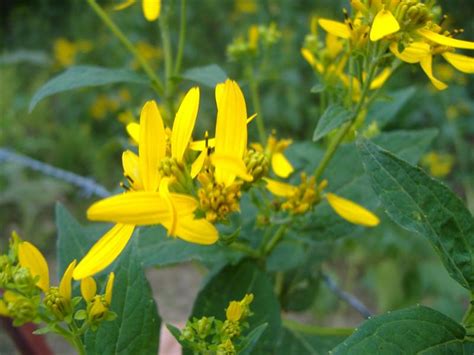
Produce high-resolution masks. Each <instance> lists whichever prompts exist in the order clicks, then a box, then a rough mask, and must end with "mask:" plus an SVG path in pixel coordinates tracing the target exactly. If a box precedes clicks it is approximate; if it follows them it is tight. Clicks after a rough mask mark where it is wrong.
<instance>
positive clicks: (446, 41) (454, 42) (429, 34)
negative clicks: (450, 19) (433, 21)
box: [418, 28, 474, 49]
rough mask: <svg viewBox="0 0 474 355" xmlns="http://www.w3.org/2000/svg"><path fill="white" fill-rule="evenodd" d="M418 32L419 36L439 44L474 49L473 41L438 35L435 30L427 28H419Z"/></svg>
mask: <svg viewBox="0 0 474 355" xmlns="http://www.w3.org/2000/svg"><path fill="white" fill-rule="evenodd" d="M418 33H419V34H420V35H421V36H423V37H424V38H426V39H428V40H430V41H432V42H435V43H438V44H441V45H443V46H447V47H454V48H463V49H474V42H470V41H463V40H460V39H455V38H452V37H448V36H443V35H440V34H439V33H436V32H433V31H430V30H427V29H424V28H422V29H419V30H418Z"/></svg>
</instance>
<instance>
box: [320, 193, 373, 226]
mask: <svg viewBox="0 0 474 355" xmlns="http://www.w3.org/2000/svg"><path fill="white" fill-rule="evenodd" d="M326 198H327V200H328V202H329V205H330V206H331V207H332V208H333V210H334V211H335V212H336V213H337V214H338V215H339V216H341V217H342V218H344V219H345V220H346V221H348V222H351V223H354V224H360V225H362V226H367V227H374V226H376V225H378V224H379V222H380V220H379V219H378V217H377V216H376V215H374V214H373V213H372V212H370V211H369V210H367V209H366V208H364V207H362V206H360V205H358V204H357V203H355V202H352V201H350V200H347V199H345V198H342V197H340V196H337V195H335V194H332V193H327V194H326Z"/></svg>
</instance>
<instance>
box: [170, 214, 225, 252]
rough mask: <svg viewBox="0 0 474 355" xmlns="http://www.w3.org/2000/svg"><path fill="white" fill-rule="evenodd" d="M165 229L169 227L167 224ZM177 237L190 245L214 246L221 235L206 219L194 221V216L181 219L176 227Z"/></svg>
mask: <svg viewBox="0 0 474 355" xmlns="http://www.w3.org/2000/svg"><path fill="white" fill-rule="evenodd" d="M165 227H166V228H168V226H167V225H166V224H165ZM176 236H177V237H178V238H180V239H183V240H185V241H187V242H190V243H195V244H204V245H209V244H214V243H215V242H216V241H217V239H218V238H219V233H218V231H217V229H216V227H214V225H212V224H211V223H209V222H208V221H207V220H206V219H204V218H201V219H194V218H193V216H186V217H183V218H179V223H178V225H177V227H176Z"/></svg>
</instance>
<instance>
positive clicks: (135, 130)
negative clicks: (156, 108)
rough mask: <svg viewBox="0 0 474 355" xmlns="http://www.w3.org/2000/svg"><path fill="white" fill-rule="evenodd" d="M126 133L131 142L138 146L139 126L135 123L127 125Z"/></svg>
mask: <svg viewBox="0 0 474 355" xmlns="http://www.w3.org/2000/svg"><path fill="white" fill-rule="evenodd" d="M127 133H128V135H129V136H130V138H132V140H133V142H134V143H135V144H136V145H138V142H139V141H140V125H139V124H138V123H136V122H132V123H129V124H128V125H127Z"/></svg>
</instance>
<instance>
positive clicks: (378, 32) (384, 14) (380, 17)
mask: <svg viewBox="0 0 474 355" xmlns="http://www.w3.org/2000/svg"><path fill="white" fill-rule="evenodd" d="M399 30H400V25H399V24H398V21H397V19H396V18H395V17H394V16H393V15H392V13H391V12H390V11H388V10H385V9H383V10H380V11H379V12H378V13H377V15H375V18H374V22H373V23H372V27H371V29H370V40H371V41H372V42H376V41H378V40H380V39H382V38H384V37H385V36H388V35H390V34H392V33H395V32H398V31H399Z"/></svg>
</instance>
